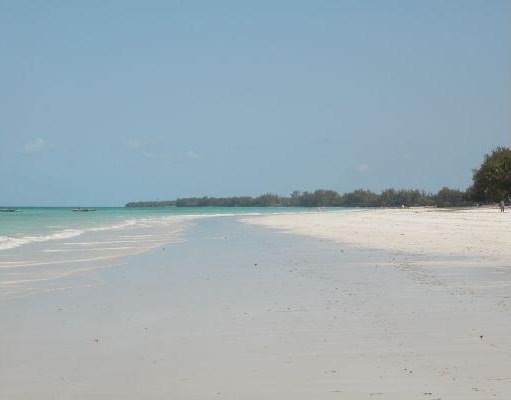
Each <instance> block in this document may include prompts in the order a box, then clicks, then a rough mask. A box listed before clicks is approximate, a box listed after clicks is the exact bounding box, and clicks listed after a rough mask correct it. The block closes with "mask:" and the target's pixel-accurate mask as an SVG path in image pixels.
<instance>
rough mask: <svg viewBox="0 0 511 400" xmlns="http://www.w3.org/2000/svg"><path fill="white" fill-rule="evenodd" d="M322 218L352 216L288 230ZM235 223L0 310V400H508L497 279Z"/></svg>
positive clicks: (209, 226)
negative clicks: (0, 321)
mask: <svg viewBox="0 0 511 400" xmlns="http://www.w3.org/2000/svg"><path fill="white" fill-rule="evenodd" d="M400 215H401V216H403V214H400ZM442 215H446V214H442ZM368 216H374V217H378V214H374V213H372V212H368V213H367V216H366V218H367V217H368ZM326 217H328V218H330V219H332V218H333V220H334V221H337V220H338V219H346V218H348V219H351V218H354V216H353V215H351V214H350V213H346V214H340V213H339V214H328V213H323V214H322V213H320V214H318V213H315V214H297V215H294V216H293V217H292V218H293V219H294V221H295V224H298V226H300V224H301V221H303V220H305V221H306V222H308V221H309V220H310V219H311V218H316V219H317V221H318V222H319V223H320V225H321V226H325V227H326V229H328V227H329V225H328V224H326V225H325V221H324V218H326ZM361 217H362V215H357V218H361ZM246 218H247V217H241V216H235V217H220V218H201V219H197V220H196V221H195V222H194V223H193V224H191V225H189V226H187V227H186V230H185V231H184V232H183V233H182V234H183V239H184V240H178V241H165V240H162V241H161V242H160V243H158V244H155V246H154V247H153V248H152V249H150V250H148V251H145V252H143V253H139V254H133V255H129V256H125V257H122V258H120V259H119V264H118V265H116V266H115V268H98V269H95V270H91V271H86V272H83V273H78V274H74V275H71V276H70V279H69V281H68V282H67V287H66V289H65V290H56V291H48V292H44V293H39V294H37V295H34V296H29V297H23V298H18V299H12V300H10V301H8V302H0V315H1V316H2V320H3V327H4V328H3V329H2V331H1V332H0V360H2V361H1V362H0V397H2V398H4V397H5V398H9V399H15V400H16V399H19V400H32V399H33V400H35V399H37V400H50V399H53V398H55V397H59V398H63V399H73V400H74V399H77V400H92V399H95V400H96V399H99V400H107V399H108V400H110V399H121V398H122V399H127V400H135V399H137V400H138V399H140V398H151V399H154V400H160V399H162V400H163V399H168V398H173V399H178V400H179V399H187V400H188V399H197V400H199V399H204V398H216V399H243V400H244V399H247V400H256V399H261V398H264V399H275V400H277V399H288V398H289V399H294V400H310V399H318V400H323V399H325V400H330V399H332V400H334V399H339V398H342V399H346V400H362V399H369V398H371V399H374V398H376V399H381V400H391V399H392V400H395V399H400V398H406V399H412V400H413V399H425V398H430V399H439V398H441V399H449V400H451V399H454V400H487V399H488V398H496V399H501V398H502V399H504V398H505V396H507V394H509V393H510V392H511V375H510V373H509V371H511V344H510V343H509V340H508V339H509V331H510V329H511V318H510V315H511V313H510V310H511V300H510V299H509V298H506V296H508V295H509V287H510V286H509V283H510V282H511V276H510V270H509V268H508V269H505V270H503V269H502V268H500V269H499V268H494V267H493V266H492V264H485V263H480V262H479V260H476V261H477V262H478V265H476V266H472V267H465V266H463V265H462V264H460V263H459V261H460V260H459V257H458V256H457V255H455V257H454V259H455V262H452V263H451V262H449V257H447V255H445V254H443V253H439V254H428V253H426V252H425V253H423V254H422V255H421V256H420V257H419V258H414V257H415V256H414V255H413V254H411V253H410V254H408V253H406V254H405V253H401V254H396V251H392V250H390V249H387V250H383V249H374V248H366V247H360V246H356V245H352V244H349V243H346V242H341V241H339V238H338V237H337V239H336V240H332V239H331V238H325V237H322V236H321V237H320V236H311V233H314V234H315V235H316V232H309V234H308V235H305V234H296V233H290V232H286V231H284V230H282V229H281V228H273V227H268V226H260V224H253V223H252V221H250V223H247V222H248V221H246V220H245V219H246ZM275 218H276V219H277V221H275ZM282 218H291V216H257V217H250V219H256V220H259V221H260V222H261V223H262V222H263V221H265V224H269V222H268V220H267V219H270V220H271V223H272V224H273V226H275V225H276V224H277V222H278V223H280V224H281V223H282V221H280V219H282ZM318 218H319V219H318ZM407 218H408V217H407ZM506 218H507V217H506ZM383 222H384V221H381V220H379V219H378V218H376V221H374V226H379V229H384V228H385V227H386V226H387V224H385V223H383ZM378 224H379V225H378ZM362 225H363V224H362ZM335 226H337V225H335ZM448 226H451V225H448ZM286 229H289V228H286ZM375 229H376V228H375ZM157 232H161V233H163V232H164V231H155V230H154V229H153V231H152V233H150V232H149V231H148V232H147V234H157ZM398 244H399V243H398ZM470 257H472V258H473V256H471V255H468V258H470ZM433 261H434V262H439V263H441V265H440V266H439V267H438V268H436V267H433V266H434V264H431V263H430V262H433ZM407 263H408V264H407ZM68 268H72V266H70V265H67V266H66V265H65V264H63V265H62V269H63V270H67V269H68ZM113 371H115V373H112V372H113Z"/></svg>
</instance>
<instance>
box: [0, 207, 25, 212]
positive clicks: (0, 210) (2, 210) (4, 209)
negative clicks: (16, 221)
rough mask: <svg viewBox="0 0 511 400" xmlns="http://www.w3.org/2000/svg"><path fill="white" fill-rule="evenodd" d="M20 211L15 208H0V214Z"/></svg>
mask: <svg viewBox="0 0 511 400" xmlns="http://www.w3.org/2000/svg"><path fill="white" fill-rule="evenodd" d="M20 211H21V210H18V209H16V208H0V212H20Z"/></svg>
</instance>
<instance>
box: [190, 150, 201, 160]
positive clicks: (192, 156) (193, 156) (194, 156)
mask: <svg viewBox="0 0 511 400" xmlns="http://www.w3.org/2000/svg"><path fill="white" fill-rule="evenodd" d="M186 158H188V159H189V160H198V159H199V158H202V155H200V154H199V153H197V152H196V151H194V150H188V151H187V152H186Z"/></svg>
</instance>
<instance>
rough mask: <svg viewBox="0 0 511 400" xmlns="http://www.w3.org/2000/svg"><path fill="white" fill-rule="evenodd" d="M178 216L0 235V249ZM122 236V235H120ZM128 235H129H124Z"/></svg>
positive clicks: (146, 225)
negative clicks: (16, 235) (28, 233)
mask: <svg viewBox="0 0 511 400" xmlns="http://www.w3.org/2000/svg"><path fill="white" fill-rule="evenodd" d="M180 220H181V219H180V218H173V217H170V218H168V217H163V218H137V219H127V220H124V221H122V222H120V223H116V224H113V225H104V226H96V227H92V228H87V229H64V230H62V231H59V232H55V233H51V234H47V235H39V236H21V237H11V236H0V250H8V249H13V248H16V247H20V246H24V245H27V244H30V243H36V242H46V241H49V240H59V239H70V238H74V237H77V236H80V235H82V234H84V233H86V232H102V231H112V230H122V229H126V228H134V227H137V228H138V227H140V228H143V227H151V226H154V225H155V224H161V223H163V224H168V223H170V222H176V221H180ZM150 236H153V235H138V236H137V235H134V236H131V238H133V239H144V238H146V237H150ZM121 237H123V236H121ZM126 237H130V236H126Z"/></svg>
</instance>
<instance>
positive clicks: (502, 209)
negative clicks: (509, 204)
mask: <svg viewBox="0 0 511 400" xmlns="http://www.w3.org/2000/svg"><path fill="white" fill-rule="evenodd" d="M504 211H506V202H505V201H504V200H501V201H500V212H504Z"/></svg>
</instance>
